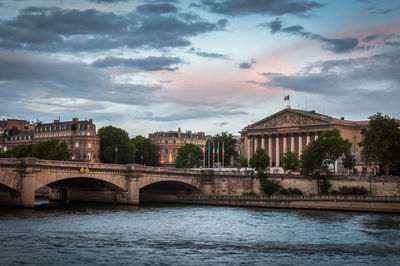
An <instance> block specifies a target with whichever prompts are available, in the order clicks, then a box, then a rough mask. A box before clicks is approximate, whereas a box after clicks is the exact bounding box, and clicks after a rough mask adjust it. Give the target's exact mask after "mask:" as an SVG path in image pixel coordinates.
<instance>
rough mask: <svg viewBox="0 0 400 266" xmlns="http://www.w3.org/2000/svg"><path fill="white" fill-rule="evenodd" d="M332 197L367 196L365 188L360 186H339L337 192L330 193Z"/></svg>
mask: <svg viewBox="0 0 400 266" xmlns="http://www.w3.org/2000/svg"><path fill="white" fill-rule="evenodd" d="M330 194H332V195H368V194H369V193H368V190H367V189H366V188H365V187H361V186H354V187H348V186H341V187H339V191H337V190H333V191H331V193H330Z"/></svg>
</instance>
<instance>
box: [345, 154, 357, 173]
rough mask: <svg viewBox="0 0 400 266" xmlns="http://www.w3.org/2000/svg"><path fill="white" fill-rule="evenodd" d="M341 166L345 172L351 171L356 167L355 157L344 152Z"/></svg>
mask: <svg viewBox="0 0 400 266" xmlns="http://www.w3.org/2000/svg"><path fill="white" fill-rule="evenodd" d="M342 160H343V166H344V168H346V169H347V170H349V171H351V170H353V169H354V166H355V165H356V157H354V156H353V155H352V154H351V153H350V152H346V153H345V154H344V156H343V159H342Z"/></svg>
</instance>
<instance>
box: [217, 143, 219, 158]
mask: <svg viewBox="0 0 400 266" xmlns="http://www.w3.org/2000/svg"><path fill="white" fill-rule="evenodd" d="M217 162H218V163H219V142H218V148H217Z"/></svg>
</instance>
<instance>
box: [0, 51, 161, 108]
mask: <svg viewBox="0 0 400 266" xmlns="http://www.w3.org/2000/svg"><path fill="white" fill-rule="evenodd" d="M0 81H1V82H2V86H1V87H0V92H1V95H2V97H3V95H4V94H3V93H5V92H6V91H13V94H12V95H14V97H15V98H16V99H19V98H25V99H27V98H38V97H58V98H63V97H65V98H75V99H91V100H92V101H105V102H114V103H121V104H133V105H146V104H150V103H151V102H153V101H154V100H155V98H156V97H155V95H154V93H155V92H157V91H159V90H160V87H159V86H146V85H136V84H120V83H115V82H112V81H111V79H110V77H109V75H107V74H105V73H102V72H101V71H98V70H96V69H93V68H91V67H90V66H88V65H86V64H83V63H68V62H64V61H60V60H54V59H48V58H46V57H42V56H38V55H33V54H28V53H10V52H8V53H0ZM27 84H29V90H25V89H22V88H26V87H27ZM8 100H11V101H12V99H8Z"/></svg>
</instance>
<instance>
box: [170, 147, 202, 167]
mask: <svg viewBox="0 0 400 266" xmlns="http://www.w3.org/2000/svg"><path fill="white" fill-rule="evenodd" d="M202 161H203V152H202V150H201V149H200V148H199V147H197V146H196V145H194V144H185V145H184V146H182V147H180V148H179V149H178V157H177V158H176V160H175V167H177V168H192V167H199V166H200V165H202V164H203V163H202Z"/></svg>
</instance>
